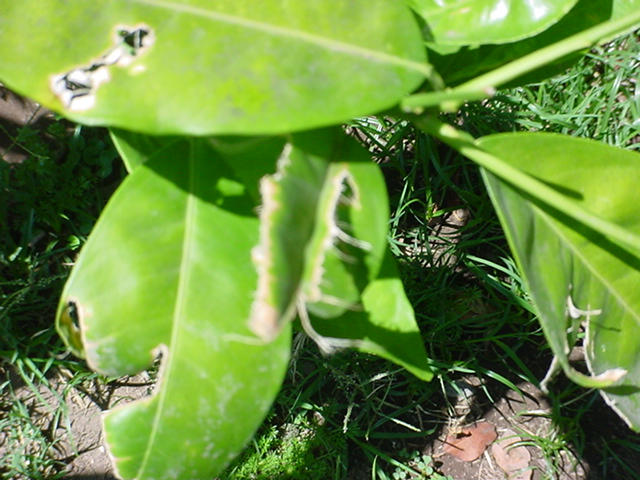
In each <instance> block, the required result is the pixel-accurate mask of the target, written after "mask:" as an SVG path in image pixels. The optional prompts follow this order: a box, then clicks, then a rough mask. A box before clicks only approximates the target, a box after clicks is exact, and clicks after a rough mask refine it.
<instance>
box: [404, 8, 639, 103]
mask: <svg viewBox="0 0 640 480" xmlns="http://www.w3.org/2000/svg"><path fill="white" fill-rule="evenodd" d="M638 23H640V10H638V11H636V12H633V13H630V14H628V15H625V16H624V17H622V18H618V19H616V20H612V21H608V22H603V23H601V24H599V25H596V26H595V27H591V28H589V29H587V30H585V31H583V32H580V33H576V34H575V35H572V36H570V37H567V38H565V39H564V40H561V41H559V42H557V43H554V44H552V45H549V46H547V47H544V48H541V49H540V50H536V51H535V52H533V53H530V54H528V55H525V56H524V57H521V58H519V59H517V60H514V61H513V62H510V63H508V64H506V65H504V66H502V67H499V68H496V69H495V70H492V71H490V72H488V73H485V74H484V75H480V76H479V77H476V78H474V79H473V80H470V81H468V82H465V83H463V84H460V85H458V86H457V87H455V88H452V89H448V90H446V91H439V92H438V91H436V92H428V93H419V94H416V95H412V96H410V97H407V98H406V99H404V100H403V101H402V108H403V110H405V111H413V112H414V113H420V112H421V109H422V108H425V107H432V106H436V105H440V108H441V109H442V110H445V111H455V110H457V108H458V106H459V104H460V103H461V101H465V100H479V99H482V98H488V97H490V96H492V95H493V94H494V93H495V90H496V88H497V87H499V86H500V85H504V84H505V83H507V82H510V81H511V80H514V79H516V78H518V77H520V76H522V75H524V74H526V73H529V72H531V71H533V70H535V69H537V68H540V67H542V66H544V65H547V64H549V63H551V62H553V61H555V60H558V59H559V58H562V57H564V56H566V55H569V54H571V53H573V52H577V51H580V50H585V49H588V48H591V47H593V46H594V45H596V44H598V43H599V42H601V41H602V40H605V39H608V38H611V37H614V36H617V35H619V34H621V33H623V32H624V31H626V30H628V29H631V28H633V27H634V26H636V25H637V24H638Z"/></svg>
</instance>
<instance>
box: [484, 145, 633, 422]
mask: <svg viewBox="0 0 640 480" xmlns="http://www.w3.org/2000/svg"><path fill="white" fill-rule="evenodd" d="M479 145H480V147H481V148H483V149H485V150H487V151H488V152H489V153H491V154H493V155H495V156H496V157H498V158H500V159H502V160H503V161H506V162H508V163H509V164H511V165H513V166H515V167H517V168H519V169H521V170H523V171H524V172H526V173H529V174H530V175H532V176H535V177H536V178H537V179H538V180H541V181H543V182H545V183H547V185H549V186H551V187H553V188H555V189H557V190H558V191H559V192H561V193H563V194H565V195H566V196H568V197H569V198H571V199H573V200H574V201H575V202H576V205H580V206H581V207H582V208H585V209H587V210H589V211H590V212H592V213H593V214H595V215H598V216H600V217H602V218H604V219H606V220H608V221H610V222H614V223H616V224H618V225H620V226H622V227H624V228H626V229H628V230H629V231H631V232H634V233H636V234H637V233H640V220H639V217H638V215H637V205H636V203H635V202H633V201H630V199H632V198H635V196H636V191H637V183H638V180H639V179H640V156H638V154H637V153H633V152H628V151H624V150H620V149H617V148H614V147H610V146H607V145H604V144H601V143H598V142H594V141H590V140H581V139H575V138H569V137H564V136H560V135H546V134H545V135H541V134H524V133H523V134H502V135H492V136H489V137H485V138H483V139H481V140H480V141H479ZM483 175H484V178H485V182H486V184H487V187H488V189H489V192H490V194H491V197H492V200H493V202H494V205H495V206H496V209H497V210H498V214H499V216H500V219H501V222H502V224H503V227H504V228H505V232H506V234H507V237H508V239H509V242H510V244H511V247H512V251H513V252H514V255H515V257H516V259H517V261H518V264H519V266H520V268H521V270H522V273H523V277H524V278H525V279H526V283H527V285H528V291H529V293H530V295H531V298H532V300H533V303H534V305H535V306H536V309H537V312H538V315H539V319H540V322H541V324H542V327H543V329H544V331H545V334H546V336H547V339H548V340H549V343H550V344H551V347H552V349H553V352H554V354H555V355H556V357H557V359H558V360H559V362H560V364H561V365H562V366H563V368H564V370H565V372H566V373H567V374H568V376H569V377H570V378H572V379H573V380H574V381H576V382H578V383H581V384H583V385H585V386H588V387H604V388H603V389H602V390H601V392H602V394H603V396H604V397H605V399H606V400H607V402H608V403H609V405H611V406H612V407H613V408H614V409H615V410H616V412H618V413H619V414H620V416H621V417H622V418H624V419H625V420H626V421H627V422H628V423H629V425H631V426H632V428H634V429H636V430H640V334H639V332H640V290H639V289H638V288H637V286H638V285H639V284H640V245H638V246H637V248H634V247H633V246H630V245H624V244H620V243H618V242H616V241H615V240H612V239H610V238H608V236H607V232H606V231H594V230H593V229H591V228H588V227H586V226H584V225H583V224H581V223H579V222H578V221H577V220H575V219H573V218H570V217H568V216H567V215H563V214H560V213H559V212H558V211H557V210H555V209H554V208H553V205H550V204H548V203H546V202H545V200H544V198H533V197H531V196H530V195H527V194H523V193H522V192H520V191H518V190H516V189H514V188H513V187H512V186H511V185H510V184H508V183H507V182H505V181H502V180H499V179H497V178H496V177H495V176H493V175H492V174H490V173H488V172H487V171H484V172H483ZM581 331H584V335H585V338H584V340H583V344H584V347H585V355H586V359H587V363H588V367H589V370H590V372H591V374H592V376H591V377H588V376H584V375H582V374H580V373H579V372H576V371H575V370H573V368H572V367H571V365H569V361H568V354H569V351H570V349H571V348H572V347H573V346H574V344H575V343H576V341H577V339H578V336H579V334H580V332H581ZM621 375H622V377H621V378H620V376H621Z"/></svg>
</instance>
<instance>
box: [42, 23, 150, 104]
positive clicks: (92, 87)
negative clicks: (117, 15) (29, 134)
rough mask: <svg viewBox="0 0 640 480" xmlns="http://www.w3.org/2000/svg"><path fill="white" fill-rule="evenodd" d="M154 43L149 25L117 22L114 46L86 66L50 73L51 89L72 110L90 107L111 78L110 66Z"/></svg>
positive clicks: (121, 64)
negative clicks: (101, 87)
mask: <svg viewBox="0 0 640 480" xmlns="http://www.w3.org/2000/svg"><path fill="white" fill-rule="evenodd" d="M154 43H155V36H154V34H153V31H152V30H151V28H150V27H148V26H146V25H138V26H135V27H127V26H117V27H116V35H115V38H114V46H113V47H111V48H110V49H109V50H108V51H107V52H106V53H105V54H103V55H101V56H100V57H98V58H97V59H96V60H94V61H93V62H91V63H90V64H89V65H87V66H82V67H77V68H74V69H72V70H69V71H68V72H65V73H62V74H60V75H54V76H53V77H51V81H50V86H51V91H52V92H53V93H54V94H55V95H56V96H57V97H58V99H59V100H60V101H61V102H62V104H63V105H64V106H65V108H67V109H69V110H71V111H76V112H79V111H85V110H90V109H91V108H93V106H94V105H95V94H96V91H97V90H98V87H99V86H100V85H101V84H102V83H105V82H107V81H109V80H110V79H111V76H110V75H109V67H111V66H112V65H117V66H119V67H126V66H128V65H129V64H131V63H132V62H133V61H134V60H135V59H136V58H137V57H139V56H140V55H141V54H143V53H144V52H145V51H146V50H147V49H148V48H149V47H150V46H151V45H153V44H154Z"/></svg>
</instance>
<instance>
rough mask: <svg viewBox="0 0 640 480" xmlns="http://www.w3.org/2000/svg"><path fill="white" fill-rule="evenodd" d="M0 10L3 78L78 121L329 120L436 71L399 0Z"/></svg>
mask: <svg viewBox="0 0 640 480" xmlns="http://www.w3.org/2000/svg"><path fill="white" fill-rule="evenodd" d="M0 9H1V10H2V16H0V50H1V51H2V52H3V55H2V62H1V63H0V80H1V81H3V82H4V83H5V84H7V85H8V86H10V87H11V88H12V89H14V90H15V91H17V92H19V93H21V94H24V95H26V96H29V97H31V98H34V99H35V100H37V101H38V102H40V103H41V104H43V105H44V106H46V107H48V108H51V109H52V110H54V111H57V112H60V113H62V114H64V115H65V116H67V117H69V118H71V119H72V120H74V121H77V122H80V123H86V124H101V125H108V126H115V127H121V128H125V129H128V130H134V131H139V132H144V133H151V134H174V133H178V134H180V133H188V134H198V135H204V134H220V133H240V134H256V133H260V134H264V133H274V132H286V131H292V130H302V129H307V128H310V127H315V126H321V125H331V124H335V123H340V122H343V121H345V120H347V119H349V118H351V117H354V116H358V115H364V114H369V113H373V112H376V111H379V110H382V109H385V108H388V107H391V106H393V105H394V104H396V103H397V102H398V100H399V99H400V98H401V97H402V96H403V95H405V94H406V93H408V92H410V91H411V90H413V89H414V88H415V87H417V86H418V85H419V84H420V83H422V82H423V81H424V78H425V75H428V74H429V72H430V70H429V67H428V65H427V64H426V63H425V59H426V57H425V51H424V47H423V45H422V42H421V34H420V31H419V29H418V26H417V24H416V22H415V19H414V18H413V16H412V14H411V12H410V11H409V9H408V8H406V7H405V6H404V5H402V4H401V3H399V2H395V1H392V0H377V1H376V2H373V3H372V2H369V1H368V0H351V1H349V2H343V1H337V0H331V1H326V0H307V1H303V2H301V1H293V0H286V1H267V2H257V3H256V2H251V1H248V0H220V1H217V2H203V1H201V0H186V1H175V0H132V1H129V0H109V1H107V0H80V1H74V2H53V1H41V0H23V1H20V2H14V1H12V0H1V1H0ZM88 19H90V22H89V23H88ZM43 26H46V28H44V27H43ZM43 52H46V55H43ZM354 78H357V81H354ZM381 85H383V86H384V88H381Z"/></svg>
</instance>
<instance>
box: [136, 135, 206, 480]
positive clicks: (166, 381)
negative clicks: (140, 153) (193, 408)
mask: <svg viewBox="0 0 640 480" xmlns="http://www.w3.org/2000/svg"><path fill="white" fill-rule="evenodd" d="M188 152H189V154H188V170H187V171H188V175H189V178H188V184H189V189H188V191H187V193H186V195H187V202H186V206H185V221H184V237H183V242H182V249H181V256H180V259H179V261H180V273H179V277H178V288H177V290H176V303H175V308H174V309H173V317H172V320H173V323H172V327H171V336H170V340H169V346H168V348H167V352H165V358H163V361H164V362H165V363H164V365H162V366H161V370H160V371H161V372H162V375H161V376H159V378H158V382H160V388H159V389H158V390H157V393H156V395H157V402H158V404H157V408H156V411H155V415H154V419H153V423H152V425H151V432H150V434H149V441H148V443H147V448H146V450H145V452H144V457H143V459H142V462H141V463H140V469H139V471H138V474H137V475H136V477H135V478H144V471H145V469H146V467H147V464H148V462H149V460H150V458H151V457H152V452H153V450H154V448H153V447H154V444H155V442H156V436H157V433H158V429H159V428H160V424H161V423H162V417H163V413H164V406H165V400H166V396H167V392H168V390H169V385H170V384H171V377H172V374H173V372H174V366H173V362H174V360H175V359H176V353H177V352H176V344H177V343H178V340H179V337H180V332H181V330H182V324H183V322H184V320H185V318H186V317H185V311H186V304H187V297H188V292H189V283H190V280H191V275H190V273H189V270H190V269H191V265H192V262H190V261H189V259H190V258H191V253H190V252H191V248H192V247H193V244H194V242H193V237H194V231H195V224H196V218H197V212H196V211H197V205H198V199H197V196H196V195H194V193H193V192H194V191H195V188H196V185H195V184H196V178H197V173H198V172H197V171H196V170H197V165H196V162H197V160H196V154H195V148H194V144H193V140H190V141H189V146H188Z"/></svg>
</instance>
